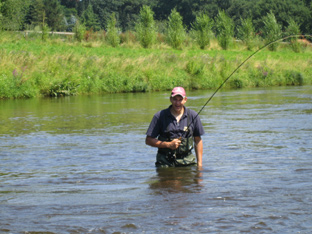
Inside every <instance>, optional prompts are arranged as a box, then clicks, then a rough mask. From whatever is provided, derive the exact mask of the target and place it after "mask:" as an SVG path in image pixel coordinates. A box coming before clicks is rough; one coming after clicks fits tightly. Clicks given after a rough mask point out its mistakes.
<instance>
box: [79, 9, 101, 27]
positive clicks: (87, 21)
mask: <svg viewBox="0 0 312 234" xmlns="http://www.w3.org/2000/svg"><path fill="white" fill-rule="evenodd" d="M81 21H82V23H83V24H84V25H85V26H86V27H87V28H88V29H93V30H94V31H98V30H100V29H101V27H100V24H99V20H98V16H97V15H96V14H95V13H94V11H93V6H92V4H91V3H89V5H88V7H87V9H86V10H85V11H84V12H83V14H82V16H81Z"/></svg>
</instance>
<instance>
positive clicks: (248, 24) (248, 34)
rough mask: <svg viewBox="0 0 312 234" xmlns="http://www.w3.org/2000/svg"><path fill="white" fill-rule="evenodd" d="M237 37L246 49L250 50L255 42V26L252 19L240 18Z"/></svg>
mask: <svg viewBox="0 0 312 234" xmlns="http://www.w3.org/2000/svg"><path fill="white" fill-rule="evenodd" d="M237 31H238V36H239V38H240V39H241V40H242V41H243V42H244V44H245V45H246V46H247V49H248V50H252V48H253V47H254V42H255V28H254V26H253V24H252V19H251V18H247V19H242V18H241V25H240V26H239V27H238V29H237Z"/></svg>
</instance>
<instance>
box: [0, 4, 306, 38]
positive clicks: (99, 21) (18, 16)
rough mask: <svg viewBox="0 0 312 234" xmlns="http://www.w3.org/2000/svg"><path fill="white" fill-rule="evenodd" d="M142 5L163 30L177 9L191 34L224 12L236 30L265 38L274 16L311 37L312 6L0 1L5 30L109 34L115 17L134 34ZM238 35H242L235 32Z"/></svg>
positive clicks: (284, 26) (285, 24) (0, 12)
mask: <svg viewBox="0 0 312 234" xmlns="http://www.w3.org/2000/svg"><path fill="white" fill-rule="evenodd" d="M143 5H146V6H149V7H150V8H151V9H152V11H153V12H155V20H156V21H157V22H158V24H159V25H162V24H163V23H165V22H166V21H167V20H168V17H169V15H170V14H171V11H172V10H173V9H174V8H176V10H177V12H179V13H180V14H181V16H182V18H183V23H184V25H185V27H186V28H187V29H190V28H191V24H192V23H193V22H194V21H195V19H196V16H198V14H199V13H200V12H204V13H205V14H207V15H208V16H209V17H210V18H211V19H215V18H216V17H217V15H218V14H219V11H220V10H221V11H224V12H225V13H226V14H227V15H228V16H229V17H230V18H232V19H233V23H234V25H235V28H237V26H239V25H241V24H242V19H247V18H251V20H252V23H253V24H254V26H255V29H256V32H257V33H260V34H261V33H262V30H261V28H262V27H263V26H264V23H263V20H262V18H263V17H264V16H266V15H267V14H268V13H269V12H270V11H272V13H273V14H274V15H275V16H276V19H277V22H279V23H280V24H281V26H282V27H283V28H286V27H287V26H288V25H289V23H288V22H289V20H290V19H293V20H294V21H295V22H296V23H297V24H298V25H300V31H301V32H302V33H303V34H309V33H311V31H312V30H311V29H312V4H311V0H257V1H254V0H222V1H218V0H170V1H167V0H114V1H112V0H92V1H91V0H0V22H2V24H0V25H2V27H3V28H4V29H6V30H24V29H27V28H29V27H30V28H31V27H34V26H37V25H42V23H43V20H44V19H45V20H44V23H45V24H47V25H48V26H49V27H50V28H51V30H53V31H72V30H73V27H74V25H75V23H76V21H77V20H78V19H79V20H80V21H81V23H84V24H85V25H86V27H87V29H88V30H89V29H91V28H92V30H93V31H98V30H101V29H102V30H105V31H106V30H107V25H108V21H109V19H110V16H111V14H112V13H115V15H116V17H117V22H118V27H120V29H121V30H122V31H123V32H125V31H132V30H134V28H135V24H136V22H137V21H138V19H139V14H140V9H141V8H142V6H143ZM235 33H236V34H237V32H235Z"/></svg>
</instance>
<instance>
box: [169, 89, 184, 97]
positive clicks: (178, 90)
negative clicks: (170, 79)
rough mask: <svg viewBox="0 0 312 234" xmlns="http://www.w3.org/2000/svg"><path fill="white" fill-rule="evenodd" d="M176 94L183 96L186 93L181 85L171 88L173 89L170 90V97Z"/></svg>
mask: <svg viewBox="0 0 312 234" xmlns="http://www.w3.org/2000/svg"><path fill="white" fill-rule="evenodd" d="M177 95H180V96H182V97H183V98H185V96H186V94H185V90H184V88H182V87H175V88H173V90H172V91H171V97H175V96H177Z"/></svg>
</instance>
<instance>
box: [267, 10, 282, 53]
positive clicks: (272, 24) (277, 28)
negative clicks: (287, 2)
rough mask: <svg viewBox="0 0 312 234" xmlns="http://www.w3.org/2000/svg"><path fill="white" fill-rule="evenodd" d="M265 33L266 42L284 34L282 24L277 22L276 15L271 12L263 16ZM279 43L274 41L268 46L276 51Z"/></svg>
mask: <svg viewBox="0 0 312 234" xmlns="http://www.w3.org/2000/svg"><path fill="white" fill-rule="evenodd" d="M263 23H264V27H263V34H264V38H265V41H266V43H270V42H273V41H275V40H277V39H279V38H281V36H282V26H281V25H280V24H278V23H277V20H276V18H275V15H274V14H273V13H272V12H270V13H268V14H267V15H266V16H265V17H263ZM277 46H278V44H277V43H273V44H271V45H269V46H268V48H269V50H271V51H276V49H277Z"/></svg>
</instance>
